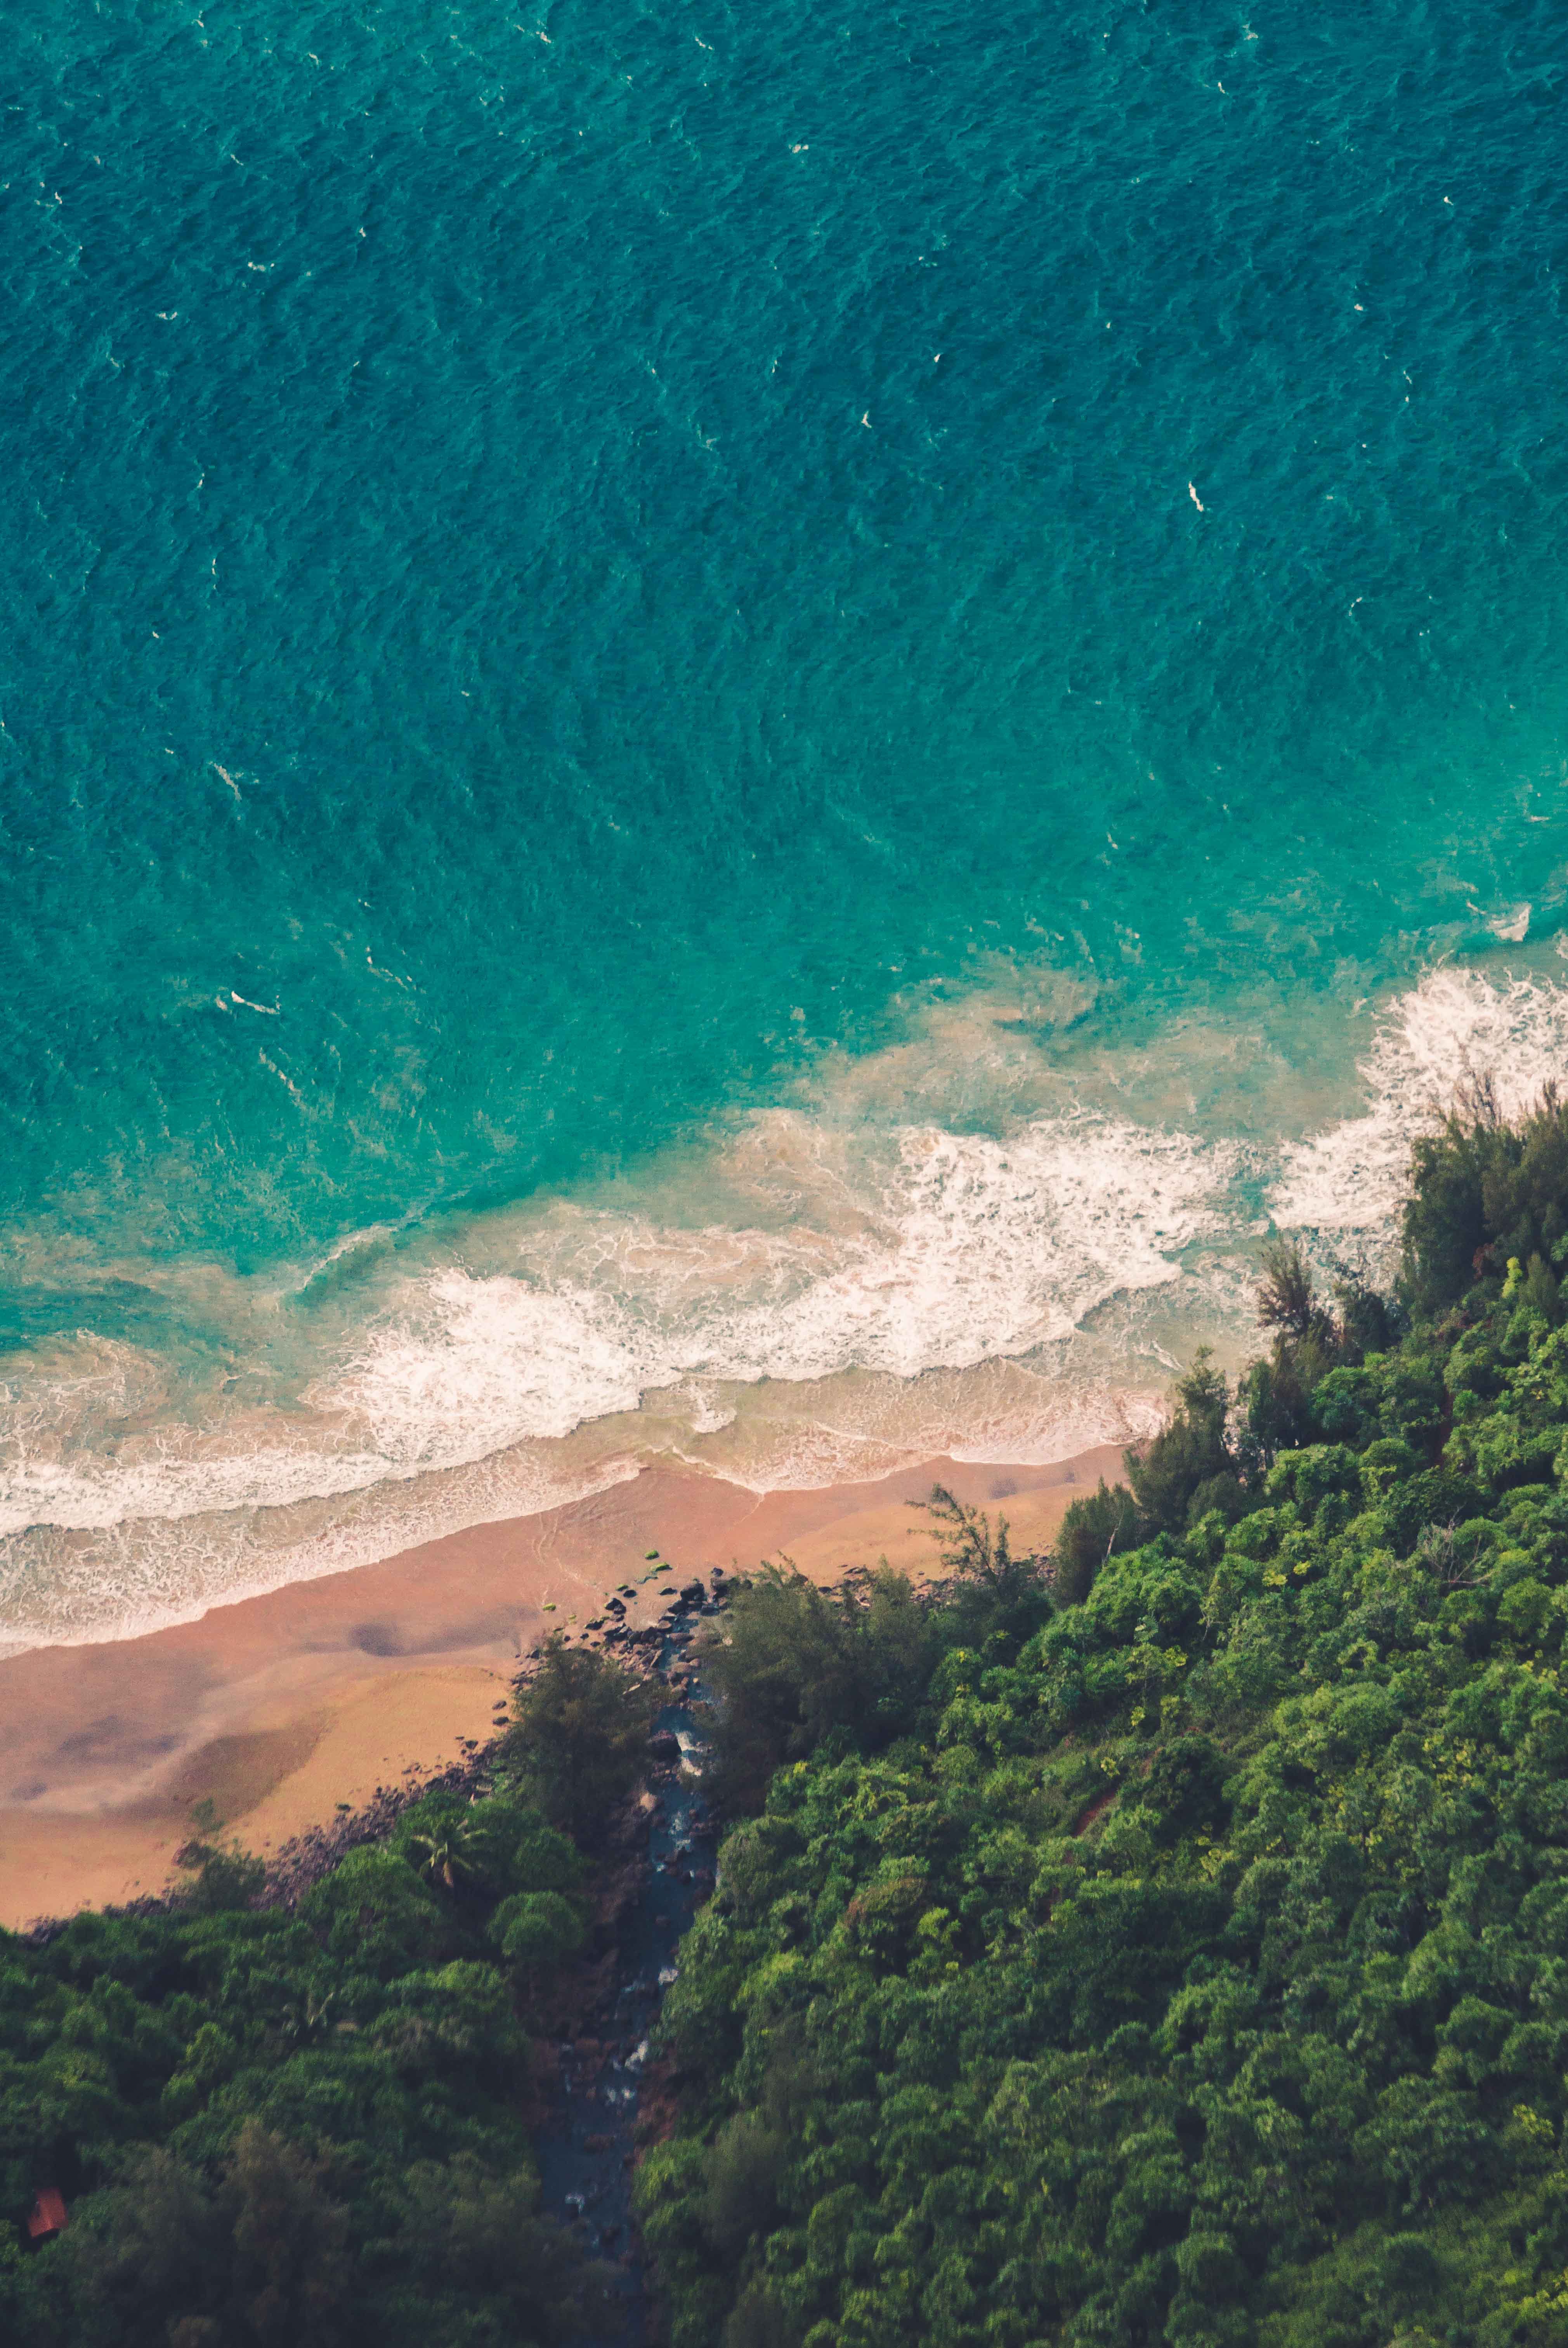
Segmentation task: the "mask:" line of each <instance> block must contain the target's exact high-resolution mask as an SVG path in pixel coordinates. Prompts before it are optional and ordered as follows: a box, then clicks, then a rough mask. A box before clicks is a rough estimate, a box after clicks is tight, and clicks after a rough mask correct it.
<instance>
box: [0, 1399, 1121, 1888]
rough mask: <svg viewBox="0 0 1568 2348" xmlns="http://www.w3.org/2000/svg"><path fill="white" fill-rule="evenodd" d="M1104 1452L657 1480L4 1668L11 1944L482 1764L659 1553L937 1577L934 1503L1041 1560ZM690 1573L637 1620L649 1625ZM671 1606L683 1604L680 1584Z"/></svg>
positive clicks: (676, 1561) (3, 1806) (1, 1736)
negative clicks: (456, 1766) (431, 1777)
mask: <svg viewBox="0 0 1568 2348" xmlns="http://www.w3.org/2000/svg"><path fill="white" fill-rule="evenodd" d="M1120 1462H1121V1455H1120V1451H1119V1448H1118V1447H1115V1446H1110V1445H1102V1446H1099V1447H1096V1448H1095V1449H1093V1450H1089V1451H1085V1452H1082V1453H1079V1454H1078V1455H1077V1457H1074V1458H1069V1459H1063V1460H1058V1461H1056V1462H1054V1463H1053V1464H1052V1465H1050V1466H1048V1467H1045V1468H1039V1467H1019V1466H1012V1467H1010V1466H1006V1465H1003V1464H992V1463H985V1464H983V1465H971V1464H967V1463H963V1462H959V1461H956V1460H953V1459H949V1458H944V1457H934V1458H931V1459H927V1460H925V1461H923V1462H922V1463H921V1464H920V1465H919V1466H917V1467H914V1468H903V1469H901V1470H900V1471H899V1472H898V1473H896V1474H894V1475H892V1476H888V1477H883V1478H879V1479H877V1480H876V1481H874V1482H871V1483H854V1484H834V1485H828V1486H823V1487H821V1488H817V1489H814V1490H812V1489H808V1490H789V1491H777V1492H766V1493H761V1494H758V1493H757V1492H755V1491H752V1490H750V1489H748V1488H745V1487H743V1486H740V1485H736V1484H730V1483H727V1482H725V1481H724V1480H723V1479H721V1478H717V1477H715V1476H711V1475H705V1474H703V1473H702V1472H700V1471H699V1470H696V1469H693V1468H682V1467H677V1466H675V1465H673V1464H670V1463H667V1462H660V1463H657V1464H655V1465H653V1466H650V1467H646V1468H643V1469H642V1470H641V1471H640V1472H639V1473H638V1475H636V1476H635V1477H634V1478H631V1479H629V1480H628V1481H626V1482H624V1483H618V1484H614V1485H612V1486H609V1487H608V1488H605V1489H603V1490H602V1491H599V1492H596V1493H593V1494H591V1495H589V1496H588V1497H587V1498H583V1499H581V1500H574V1501H572V1502H569V1503H568V1504H566V1505H564V1506H563V1507H561V1508H558V1509H551V1510H548V1511H546V1512H544V1513H543V1514H542V1515H539V1516H531V1517H521V1518H511V1519H504V1520H502V1521H501V1522H499V1523H495V1524H488V1525H476V1526H472V1527H469V1529H466V1530H464V1531H461V1532H457V1533H451V1534H449V1535H447V1536H445V1537H444V1538H443V1539H441V1540H434V1541H428V1542H425V1543H422V1544H421V1545H420V1546H418V1547H417V1548H414V1549H410V1550H402V1551H401V1552H399V1553H398V1554H397V1555H395V1556H393V1557H389V1558H387V1559H385V1560H381V1561H380V1562H379V1563H377V1564H373V1565H362V1566H357V1567H354V1568H351V1569H348V1570H345V1571H344V1572H342V1573H337V1574H330V1575H325V1576H323V1577H322V1578H321V1579H320V1580H317V1581H302V1582H294V1583H291V1584H289V1585H287V1586H286V1587H285V1588H284V1589H282V1590H275V1591H268V1592H266V1593H265V1594H264V1595H263V1596H260V1597H255V1598H246V1599H242V1600H239V1601H235V1602H234V1603H232V1604H230V1605H226V1606H217V1607H213V1608H211V1610H210V1611H209V1612H207V1613H206V1614H204V1615H202V1616H201V1617H200V1618H199V1619H198V1620H197V1621H195V1622H181V1623H176V1624H173V1625H170V1627H168V1628H166V1629H163V1630H160V1631H152V1632H146V1633H144V1634H143V1635H141V1636H140V1637H138V1638H133V1639H125V1640H117V1641H109V1642H105V1643H99V1644H95V1645H86V1646H70V1647H40V1648H35V1649H33V1650H31V1651H30V1652H28V1653H26V1654H21V1655H13V1656H10V1657H8V1658H6V1659H5V1660H4V1661H3V1662H0V1746H3V1747H4V1750H5V1771H4V1782H0V1925H3V1926H5V1927H6V1928H8V1929H10V1930H13V1931H15V1930H19V1929H23V1928H25V1927H26V1926H27V1925H30V1924H32V1923H35V1922H36V1921H42V1920H44V1919H46V1918H60V1917H64V1916H67V1915H69V1914H71V1913H74V1912H75V1911H76V1910H78V1909H81V1908H86V1907H103V1906H108V1905H113V1904H116V1903H118V1902H119V1901H123V1900H132V1899H137V1898H141V1897H145V1896H147V1895H149V1894H153V1893H157V1892H159V1891H160V1890H163V1889H164V1888H165V1887H166V1886H167V1884H168V1882H169V1879H170V1875H171V1874H172V1872H173V1854H174V1851H175V1849H177V1848H178V1847H179V1845H180V1844H181V1842H182V1841H183V1840H185V1839H186V1838H187V1836H188V1834H189V1832H190V1830H191V1829H190V1819H191V1809H192V1807H194V1806H195V1804H197V1803H198V1802H200V1801H202V1800H211V1802H212V1803H213V1805H214V1807H215V1808H216V1810H217V1813H218V1816H219V1817H220V1818H222V1820H223V1821H224V1830H225V1834H226V1835H233V1836H236V1837H238V1838H239V1839H240V1840H241V1841H242V1843H244V1845H245V1846H246V1848H247V1849H253V1850H255V1851H257V1852H259V1853H260V1854H261V1855H263V1857H265V1856H270V1855H271V1854H273V1853H274V1852H275V1851H277V1850H278V1849H280V1848H281V1846H282V1845H283V1844H284V1843H285V1842H288V1841H290V1840H291V1839H293V1838H295V1837H297V1836H299V1835H301V1834H304V1833H307V1832H309V1830H310V1829H311V1828H316V1827H324V1826H327V1825H330V1824H331V1822H332V1821H333V1819H334V1818H335V1816H337V1815H338V1814H339V1813H340V1812H341V1811H343V1810H345V1809H358V1808H360V1807H364V1805H365V1804H366V1803H367V1802H368V1801H370V1800H371V1799H373V1798H374V1797H375V1794H376V1792H377V1789H378V1788H380V1787H387V1786H394V1785H397V1783H398V1782H399V1781H400V1780H401V1779H403V1778H406V1777H407V1776H410V1775H412V1774H418V1775H420V1776H423V1775H427V1774H430V1773H432V1772H434V1771H436V1770H438V1769H440V1768H443V1767H446V1766H451V1765H452V1764H453V1763H455V1762H457V1761H459V1760H460V1759H461V1758H463V1756H464V1746H465V1741H471V1742H478V1743H482V1742H483V1741H484V1740H485V1739H486V1738H487V1737H488V1736H489V1735H490V1734H491V1733H492V1730H493V1715H494V1711H495V1707H496V1706H497V1704H501V1703H504V1702H505V1701H506V1700H507V1698H508V1697H509V1695H510V1693H511V1681H512V1677H513V1675H514V1674H515V1673H516V1671H517V1668H518V1665H519V1663H520V1662H521V1658H522V1657H523V1655H524V1654H525V1653H526V1652H527V1650H528V1648H529V1647H530V1646H531V1644H532V1643H534V1641H535V1640H537V1639H538V1638H539V1637H540V1635H541V1634H542V1632H544V1631H545V1630H547V1629H551V1628H555V1627H560V1628H562V1629H574V1628H575V1629H580V1628H581V1627H582V1626H583V1623H585V1622H587V1621H588V1620H589V1619H590V1618H591V1617H593V1615H595V1614H596V1613H597V1612H598V1611H599V1608H600V1606H601V1604H602V1601H603V1600H604V1599H605V1598H606V1597H607V1596H608V1595H609V1594H610V1593H611V1591H614V1589H615V1588H616V1587H617V1585H620V1584H624V1583H634V1584H635V1583H638V1582H639V1579H640V1577H641V1576H642V1575H643V1574H645V1573H649V1572H650V1571H651V1569H650V1566H649V1564H648V1563H647V1561H646V1553H647V1551H649V1550H659V1551H661V1552H662V1554H663V1555H664V1556H665V1558H667V1559H668V1560H669V1561H670V1562H671V1564H672V1565H673V1566H674V1567H675V1569H676V1575H677V1577H678V1578H679V1579H683V1580H684V1579H685V1577H686V1575H687V1574H688V1573H696V1572H699V1571H701V1572H707V1570H709V1569H710V1568H711V1567H713V1566H715V1565H717V1566H722V1567H723V1568H724V1569H725V1570H726V1571H730V1570H734V1569H736V1568H737V1567H738V1568H740V1569H741V1570H748V1569H749V1568H752V1567H755V1566H756V1565H757V1564H758V1562H759V1561H761V1560H767V1559H773V1560H779V1559H781V1558H786V1557H787V1558H788V1559H789V1560H791V1561H792V1562H793V1563H795V1564H796V1565H798V1566H799V1568H800V1570H802V1571H803V1572H806V1573H809V1574H810V1575H811V1576H812V1578H813V1579H814V1580H819V1581H832V1580H836V1579H837V1578H838V1576H839V1575H840V1574H841V1572H842V1571H843V1570H845V1569H846V1568H849V1567H852V1566H856V1565H870V1564H874V1563H875V1562H876V1561H877V1560H878V1558H879V1557H881V1556H882V1555H886V1557H887V1558H888V1560H889V1562H890V1563H892V1564H893V1565H898V1566H903V1567H906V1568H907V1569H909V1570H915V1571H918V1570H922V1569H925V1568H928V1567H929V1564H930V1562H931V1560H932V1558H933V1556H934V1551H933V1550H932V1549H931V1547H930V1545H929V1542H928V1541H927V1540H925V1538H924V1526H923V1521H922V1519H920V1518H919V1516H918V1515H917V1514H916V1513H914V1512H913V1511H912V1510H911V1509H909V1508H908V1506H907V1503H909V1502H910V1501H912V1500H914V1501H917V1500H920V1499H923V1498H924V1497H925V1495H926V1494H927V1493H928V1492H929V1491H930V1488H931V1487H932V1485H933V1483H936V1482H940V1483H944V1484H947V1485H948V1486H950V1487H951V1488H952V1489H953V1490H954V1491H955V1492H957V1493H958V1494H959V1496H960V1498H963V1499H965V1501H967V1502H970V1503H972V1504H974V1505H976V1506H979V1507H982V1508H985V1509H988V1510H990V1511H991V1512H992V1513H993V1514H994V1515H995V1514H998V1513H999V1514H1002V1515H1005V1516H1006V1517H1007V1518H1008V1519H1009V1521H1010V1523H1011V1524H1012V1527H1013V1531H1014V1539H1015V1543H1016V1546H1017V1547H1019V1548H1023V1549H1027V1548H1029V1547H1037V1546H1041V1545H1043V1544H1044V1542H1045V1541H1046V1540H1047V1538H1048V1536H1049V1534H1050V1532H1051V1531H1052V1530H1053V1529H1054V1528H1055V1526H1056V1525H1057V1523H1058V1522H1059V1521H1060V1519H1061V1517H1062V1514H1063V1512H1064V1511H1065V1509H1067V1507H1068V1503H1069V1502H1070V1501H1071V1500H1072V1499H1074V1498H1077V1497H1078V1495H1079V1494H1081V1493H1082V1492H1083V1491H1084V1490H1085V1489H1086V1488H1087V1489H1092V1488H1093V1487H1094V1485H1095V1483H1096V1481H1097V1480H1098V1478H1099V1477H1100V1476H1102V1475H1104V1476H1106V1477H1107V1478H1112V1477H1114V1475H1115V1474H1117V1473H1118V1472H1119V1468H1120ZM668 1581H669V1577H667V1576H661V1577H659V1578H658V1579H657V1580H655V1581H649V1583H648V1584H647V1587H646V1592H645V1595H641V1594H640V1596H639V1599H638V1600H635V1601H630V1602H629V1607H628V1614H627V1620H628V1622H647V1621H651V1620H652V1619H654V1615H655V1612H656V1611H657V1604H656V1602H657V1601H658V1600H659V1599H660V1598H661V1597H662V1596H663V1593H664V1589H665V1588H667V1587H668ZM661 1584H662V1585H663V1587H661Z"/></svg>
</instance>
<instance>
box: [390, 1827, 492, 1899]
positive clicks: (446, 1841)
mask: <svg viewBox="0 0 1568 2348" xmlns="http://www.w3.org/2000/svg"><path fill="white" fill-rule="evenodd" d="M484 1843H485V1830H484V1828H483V1827H482V1826H479V1825H476V1824H471V1823H469V1821H468V1820H466V1819H465V1820H463V1821H462V1822H460V1823H459V1822H455V1821H454V1822H447V1823H443V1824H442V1825H439V1826H437V1827H435V1828H432V1830H431V1832H430V1833H428V1834H416V1835H410V1836H409V1838H408V1849H409V1850H410V1851H411V1852H412V1851H418V1853H419V1854H420V1857H419V1859H418V1869H419V1872H420V1874H421V1875H424V1876H428V1878H429V1880H430V1881H431V1882H432V1883H440V1884H444V1885H445V1886H446V1889H447V1890H449V1891H456V1890H457V1889H458V1888H459V1884H461V1883H463V1882H465V1881H467V1880H468V1879H469V1878H470V1877H472V1876H474V1875H476V1874H477V1873H478V1872H479V1869H480V1863H481V1862H482V1860H483V1857H484Z"/></svg>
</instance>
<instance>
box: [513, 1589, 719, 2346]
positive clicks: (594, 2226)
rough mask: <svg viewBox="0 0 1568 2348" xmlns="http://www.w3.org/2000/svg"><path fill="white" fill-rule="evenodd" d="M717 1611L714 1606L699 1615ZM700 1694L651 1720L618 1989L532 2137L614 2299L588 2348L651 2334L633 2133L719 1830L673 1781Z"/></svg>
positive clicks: (689, 1622) (547, 2192)
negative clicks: (639, 1842)
mask: <svg viewBox="0 0 1568 2348" xmlns="http://www.w3.org/2000/svg"><path fill="white" fill-rule="evenodd" d="M701 1612H702V1613H704V1614H708V1613H715V1612H717V1602H716V1601H708V1602H707V1603H706V1604H705V1605H704V1606H703V1608H702V1609H701ZM697 1625H698V1615H697V1613H696V1612H695V1611H694V1612H690V1613H688V1614H686V1615H685V1616H683V1617H682V1618H681V1619H680V1620H678V1621H677V1622H676V1623H675V1624H674V1625H673V1626H671V1627H670V1629H669V1630H668V1631H667V1632H666V1635H665V1639H664V1641H663V1643H662V1644H661V1646H660V1648H659V1651H658V1656H657V1661H656V1663H655V1667H654V1668H655V1674H656V1675H657V1676H658V1677H659V1678H661V1679H663V1680H665V1683H666V1684H668V1683H669V1681H670V1677H671V1673H673V1672H675V1671H677V1670H683V1669H685V1668H686V1659H687V1650H688V1647H689V1644H690V1642H691V1640H692V1639H693V1637H694V1636H695V1634H696V1629H697ZM701 1699H702V1690H701V1688H700V1687H699V1686H698V1685H697V1684H696V1682H695V1680H694V1681H692V1682H690V1683H689V1684H687V1685H686V1687H685V1688H682V1689H677V1688H676V1687H673V1686H672V1687H670V1696H669V1702H668V1703H667V1704H665V1705H664V1706H663V1708H662V1709H661V1711H660V1713H659V1715H658V1718H657V1721H656V1722H655V1728H654V1750H655V1763H654V1766H653V1767H652V1768H651V1769H650V1771H649V1776H648V1785H649V1790H650V1792H651V1793H652V1795H653V1797H654V1807H653V1808H652V1809H651V1811H649V1812H648V1813H647V1818H646V1828H645V1831H646V1842H645V1856H646V1859H647V1862H648V1864H647V1868H646V1871H645V1875H644V1877H643V1879H642V1881H641V1882H640V1883H639V1885H638V1888H637V1890H636V1892H635V1894H634V1897H633V1899H632V1900H630V1901H629V1902H628V1903H627V1906H626V1909H625V1910H624V1913H623V1915H622V1918H621V1921H620V1928H619V1945H618V1949H617V1952H616V1963H615V1986H614V1991H613V1992H612V1993H611V1995H610V1997H609V1998H608V1999H607V2000H606V2001H605V2002H604V2003H603V2005H602V2006H601V2007H600V2009H599V2012H598V2013H597V2014H596V2015H595V2017H594V2019H593V2025H592V2027H593V2035H584V2036H583V2037H580V2038H577V2039H575V2040H572V2041H568V2042H563V2043H562V2044H561V2046H560V2047H559V2050H558V2053H559V2059H560V2085H559V2087H558V2089H557V2091H556V2094H555V2095H554V2096H553V2097H552V2102H551V2107H550V2113H549V2116H548V2118H547V2120H546V2123H545V2126H544V2127H543V2128H542V2131H541V2132H540V2135H539V2137H537V2138H536V2141H535V2151H536V2155H537V2157H538V2160H539V2167H540V2176H541V2179H542V2188H543V2207H544V2209H546V2210H548V2211H549V2212H550V2213H551V2214H552V2216H555V2217H558V2218H562V2219H565V2220H567V2221H568V2222H569V2223H571V2224H572V2225H573V2230H575V2231H577V2232H578V2233H579V2237H580V2239H582V2240H583V2247H584V2248H585V2249H586V2250H589V2251H590V2252H591V2253H592V2254H593V2256H595V2257H597V2258H600V2259H602V2260H603V2263H604V2266H605V2268H606V2269H607V2271H608V2272H609V2275H610V2278H611V2281H612V2283H613V2284H614V2287H615V2290H616V2293H617V2299H618V2302H619V2308H620V2313H619V2316H618V2319H617V2322H616V2323H615V2325H614V2327H613V2328H612V2329H610V2330H607V2331H601V2332H598V2333H594V2334H593V2336H592V2337H591V2338H590V2339H589V2340H588V2341H587V2343H586V2348H645V2342H646V2339H647V2336H648V2303H647V2275H646V2266H645V2258H644V2253H643V2248H642V2242H641V2239H640V2237H639V2235H638V2231H637V2227H636V2221H635V2219H634V2217H633V2214H632V2175H633V2167H634V2157H635V2156H634V2146H633V2137H634V2128H635V2126H636V2121H637V2115H638V2112H639V2109H640V2107H641V2097H642V2083H643V2070H644V2065H645V2063H646V2062H647V2060H648V2055H649V2041H650V2039H651V2036H652V2034H653V2030H654V2026H655V2024H656V2022H657V2020H658V2017H659V2009H660V2007H661V2005H662V2004H663V2003H664V1994H665V1990H666V1989H667V1988H668V1986H669V1984H670V1983H671V1982H673V1981H674V1979H675V1977H676V1947H677V1945H678V1943H679V1941H680V1939H681V1936H682V1934H683V1933H684V1932H685V1931H686V1928H687V1926H688V1925H689V1924H690V1922H691V1921H692V1918H693V1916H694V1915H695V1913H696V1908H697V1905H698V1903H699V1901H700V1900H702V1899H704V1898H705V1897H706V1896H707V1892H708V1891H709V1890H711V1888H712V1883H713V1854H714V1850H715V1848H716V1845H717V1823H716V1821H715V1820H714V1819H713V1818H711V1816H710V1815H709V1812H708V1808H707V1804H706V1803H705V1802H704V1800H703V1798H702V1797H701V1795H700V1794H699V1793H697V1792H696V1791H695V1790H693V1789H692V1788H690V1787H686V1786H684V1785H683V1784H682V1783H681V1773H682V1766H683V1764H685V1765H686V1766H694V1765H695V1764H696V1759H697V1757H698V1756H700V1753H701V1749H702V1748H701V1745H700V1742H699V1740H698V1737H697V1735H696V1728H695V1725H694V1708H695V1706H696V1704H698V1703H699V1702H700V1701H701ZM671 1738H673V1739H674V1740H676V1744H678V1746H679V1757H678V1758H677V1757H676V1754H675V1751H674V1749H673V1747H672V1746H670V1744H669V1743H668V1742H667V1741H666V1740H668V1739H671ZM661 1748H662V1749H661Z"/></svg>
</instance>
